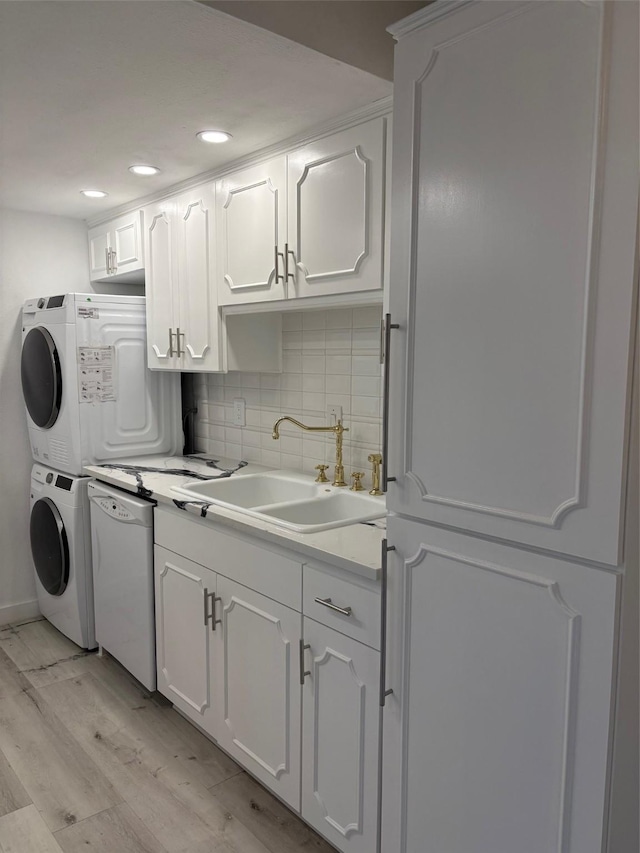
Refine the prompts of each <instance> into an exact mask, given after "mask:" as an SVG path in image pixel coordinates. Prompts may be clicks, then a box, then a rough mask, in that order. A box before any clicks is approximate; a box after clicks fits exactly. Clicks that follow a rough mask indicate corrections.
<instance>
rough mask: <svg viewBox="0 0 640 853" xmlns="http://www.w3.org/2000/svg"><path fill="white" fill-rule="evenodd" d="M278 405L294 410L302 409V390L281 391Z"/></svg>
mask: <svg viewBox="0 0 640 853" xmlns="http://www.w3.org/2000/svg"><path fill="white" fill-rule="evenodd" d="M300 375H301V374H300ZM312 375H313V374H312ZM280 405H281V406H282V408H283V409H294V410H295V411H296V412H300V411H301V409H302V391H281V392H280Z"/></svg>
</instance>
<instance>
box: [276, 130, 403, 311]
mask: <svg viewBox="0 0 640 853" xmlns="http://www.w3.org/2000/svg"><path fill="white" fill-rule="evenodd" d="M386 125H387V120H386V119H384V118H379V119H375V120H374V121H370V122H367V123H366V124H362V125H360V126H358V127H354V128H351V129H350V130H345V131H342V132H340V133H335V134H332V135H331V136H326V137H324V139H320V140H318V141H317V142H314V143H312V144H310V145H307V146H305V147H304V148H300V149H298V150H297V151H294V152H292V153H291V154H289V155H288V158H287V159H288V166H287V180H288V199H289V205H288V213H287V221H288V229H287V235H288V245H287V248H286V251H287V253H288V258H287V264H288V271H289V272H291V273H293V276H292V278H291V279H290V280H291V282H292V285H293V287H292V293H291V295H292V296H323V295H326V294H339V293H353V292H355V291H360V290H381V289H382V284H383V257H384V252H383V236H384V235H383V232H384V185H385V171H386V170H385V151H386V144H385V143H386V132H387V127H386Z"/></svg>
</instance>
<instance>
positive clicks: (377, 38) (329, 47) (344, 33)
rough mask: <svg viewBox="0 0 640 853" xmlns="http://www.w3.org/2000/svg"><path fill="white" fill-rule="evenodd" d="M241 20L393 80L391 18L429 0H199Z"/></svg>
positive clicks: (419, 6) (399, 15)
mask: <svg viewBox="0 0 640 853" xmlns="http://www.w3.org/2000/svg"><path fill="white" fill-rule="evenodd" d="M199 2H200V3H204V5H205V6H211V7H212V8H214V9H219V10H221V11H222V12H227V13H228V14H230V15H235V16H236V17H237V18H242V20H243V21H250V22H251V23H252V24H257V26H259V27H264V28H265V29H266V30H271V32H274V33H278V35H281V36H285V37H286V38H288V39H291V40H292V41H296V42H299V43H300V44H304V45H306V46H307V47H311V48H313V49H314V50H318V51H320V53H325V54H326V55H327V56H332V57H333V58H334V59H339V60H341V61H342V62H348V63H349V64H350V65H355V66H356V67H357V68H362V70H363V71H369V72H370V73H371V74H375V75H376V76H378V77H383V78H384V79H385V80H393V46H394V41H393V39H392V38H391V37H390V36H389V35H388V33H387V32H386V28H387V27H388V26H389V24H393V23H395V22H396V21H399V20H400V19H401V18H406V16H407V15H411V14H412V12H415V11H417V10H418V9H420V8H422V7H423V6H426V5H427V4H428V3H431V2H433V0H413V2H406V0H375V2H365V0H295V2H292V0H199Z"/></svg>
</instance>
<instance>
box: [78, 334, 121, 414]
mask: <svg viewBox="0 0 640 853" xmlns="http://www.w3.org/2000/svg"><path fill="white" fill-rule="evenodd" d="M113 359H114V350H113V347H102V346H101V347H78V399H79V400H80V402H81V403H109V402H112V401H114V400H115V399H116V389H115V384H114V381H113Z"/></svg>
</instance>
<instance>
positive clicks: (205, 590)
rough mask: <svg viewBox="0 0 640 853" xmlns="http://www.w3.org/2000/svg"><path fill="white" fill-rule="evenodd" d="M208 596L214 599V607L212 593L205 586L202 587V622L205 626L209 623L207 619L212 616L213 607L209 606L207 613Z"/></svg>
mask: <svg viewBox="0 0 640 853" xmlns="http://www.w3.org/2000/svg"><path fill="white" fill-rule="evenodd" d="M210 598H212V599H213V600H214V607H215V596H214V593H212V592H209V590H208V589H207V587H206V586H205V588H204V624H205V627H206V626H207V624H208V623H209V619H212V618H213V608H211V613H209V608H208V606H207V603H208V601H209V599H210Z"/></svg>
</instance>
